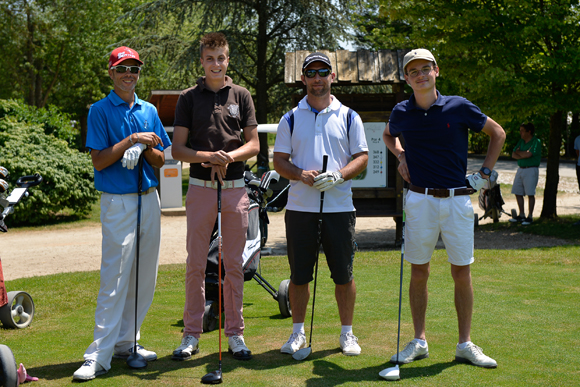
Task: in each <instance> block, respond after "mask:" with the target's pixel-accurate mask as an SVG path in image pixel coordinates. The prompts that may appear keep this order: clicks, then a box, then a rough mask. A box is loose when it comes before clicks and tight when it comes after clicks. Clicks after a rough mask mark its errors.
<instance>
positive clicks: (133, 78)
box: [73, 47, 171, 380]
mask: <svg viewBox="0 0 580 387" xmlns="http://www.w3.org/2000/svg"><path fill="white" fill-rule="evenodd" d="M141 65H143V62H142V61H141V60H140V59H139V54H138V53H137V52H136V51H135V50H132V49H130V48H129V47H119V48H117V49H115V50H114V51H113V52H112V53H111V56H110V58H109V77H110V78H111V79H112V80H113V85H114V87H113V90H111V92H110V93H109V95H108V96H107V97H105V98H103V99H102V100H100V101H98V102H96V103H95V104H93V105H92V106H91V109H90V111H89V116H88V120H87V124H88V131H87V144H86V146H87V148H89V149H90V150H91V158H92V160H93V165H94V167H95V188H96V189H97V190H99V191H101V192H102V195H101V223H102V229H103V244H102V249H103V252H102V258H101V287H100V289H99V296H98V298H97V309H96V311H95V329H94V341H93V343H92V344H91V345H90V346H89V347H88V349H87V350H86V352H85V355H84V359H85V362H84V363H83V365H82V366H81V367H80V368H79V369H78V370H77V371H75V373H74V375H73V379H76V380H90V379H94V378H95V377H96V376H99V375H102V374H104V373H106V372H107V371H108V370H109V369H110V368H111V358H112V357H113V356H115V357H120V358H127V357H129V355H131V353H132V351H133V347H134V340H135V320H134V319H135V280H136V271H135V265H134V262H135V258H136V238H135V236H136V229H137V206H138V180H139V168H138V167H137V166H138V160H139V156H140V155H141V154H143V157H144V162H143V178H142V179H143V183H142V209H141V225H140V229H141V232H140V248H139V253H140V257H139V280H140V281H139V300H138V302H139V304H138V307H137V308H138V313H137V314H138V321H137V326H138V327H140V326H141V323H142V322H143V320H144V319H145V315H146V314H147V311H148V310H149V306H151V302H152V301H153V293H154V292H155V282H156V280H157V267H158V264H159V244H160V241H161V233H160V231H161V226H160V219H161V208H160V206H159V197H158V196H157V191H156V189H155V187H156V186H157V184H158V181H157V179H156V178H155V174H154V172H153V167H156V168H160V167H162V166H163V164H165V156H164V154H163V149H164V148H166V147H168V146H169V145H171V142H170V141H169V138H168V137H167V133H166V132H165V129H163V125H162V124H161V121H160V120H159V116H158V115H157V109H155V107H154V106H153V105H151V104H150V103H148V102H145V101H143V100H141V99H139V98H138V97H137V94H135V86H136V85H137V81H138V80H139V75H140V74H141ZM137 336H139V328H138V331H137ZM137 352H138V353H139V354H141V355H142V356H143V357H144V358H145V359H146V360H147V361H152V360H155V359H157V355H156V354H155V352H152V351H148V350H146V349H145V348H143V347H142V346H141V345H137Z"/></svg>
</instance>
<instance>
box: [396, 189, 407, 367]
mask: <svg viewBox="0 0 580 387" xmlns="http://www.w3.org/2000/svg"><path fill="white" fill-rule="evenodd" d="M406 202H407V183H406V182H405V183H403V222H402V232H401V273H400V275H399V278H400V279H399V322H398V324H397V325H398V326H397V364H399V343H400V339H401V303H402V299H403V260H404V258H405V205H406V204H407V203H406Z"/></svg>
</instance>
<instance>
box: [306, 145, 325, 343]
mask: <svg viewBox="0 0 580 387" xmlns="http://www.w3.org/2000/svg"><path fill="white" fill-rule="evenodd" d="M327 165H328V155H324V156H322V173H324V172H326V167H327ZM323 206H324V191H323V192H321V193H320V211H319V213H318V241H317V244H316V263H315V265H314V292H313V294H312V318H311V319H310V340H309V343H308V345H309V346H312V329H313V328H314V305H315V303H316V279H317V278H318V257H319V256H320V243H321V242H322V209H323Z"/></svg>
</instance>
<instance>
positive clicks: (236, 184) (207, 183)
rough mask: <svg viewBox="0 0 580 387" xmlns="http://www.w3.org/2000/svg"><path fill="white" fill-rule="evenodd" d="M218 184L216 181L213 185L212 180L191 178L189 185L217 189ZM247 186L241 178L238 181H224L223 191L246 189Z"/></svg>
mask: <svg viewBox="0 0 580 387" xmlns="http://www.w3.org/2000/svg"><path fill="white" fill-rule="evenodd" d="M218 183H219V180H216V181H214V183H213V184H212V183H211V180H201V179H196V178H195V177H190V178H189V184H191V185H197V186H198V187H205V188H213V189H217V185H218ZM245 185H246V183H245V182H244V178H241V179H238V180H224V185H222V189H228V188H241V187H244V186H245Z"/></svg>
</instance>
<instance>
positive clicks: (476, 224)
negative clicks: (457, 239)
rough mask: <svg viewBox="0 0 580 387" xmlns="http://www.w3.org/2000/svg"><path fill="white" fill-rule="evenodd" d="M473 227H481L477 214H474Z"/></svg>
mask: <svg viewBox="0 0 580 387" xmlns="http://www.w3.org/2000/svg"><path fill="white" fill-rule="evenodd" d="M473 227H479V216H478V215H477V214H473Z"/></svg>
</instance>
